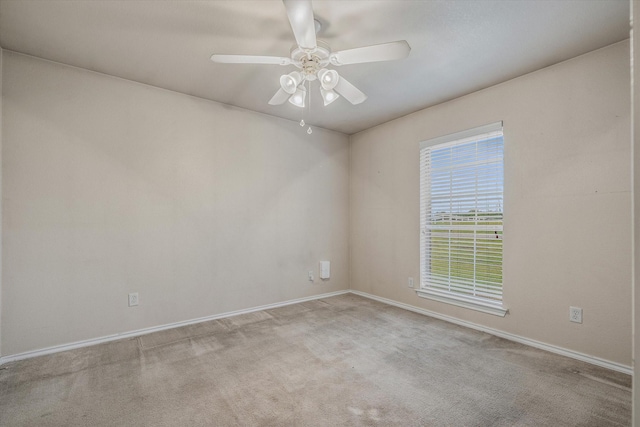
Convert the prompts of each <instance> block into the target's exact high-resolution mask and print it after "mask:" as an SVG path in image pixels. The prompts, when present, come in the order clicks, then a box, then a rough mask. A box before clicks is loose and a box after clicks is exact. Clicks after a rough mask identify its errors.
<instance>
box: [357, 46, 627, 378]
mask: <svg viewBox="0 0 640 427" xmlns="http://www.w3.org/2000/svg"><path fill="white" fill-rule="evenodd" d="M424 84H425V85H428V84H429V82H428V81H426V82H425V83H424ZM629 89H630V87H629V42H628V41H626V42H621V43H618V44H615V45H612V46H610V47H607V48H604V49H601V50H598V51H595V52H592V53H589V54H587V55H584V56H581V57H578V58H575V59H572V60H570V61H566V62H564V63H561V64H558V65H555V66H553V67H549V68H546V69H543V70H541V71H538V72H535V73H532V74H528V75H525V76H523V77H520V78H517V79H514V80H512V81H509V82H506V83H504V84H501V85H498V86H494V87H492V88H489V89H486V90H483V91H481V92H477V93H473V94H471V95H468V96H465V97H462V98H459V99H457V100H454V101H451V102H447V103H444V104H441V105H438V106H435V107H432V108H428V109H425V110H422V111H419V112H417V113H414V114H411V115H408V116H405V117H403V118H400V119H397V120H394V121H391V122H388V123H386V124H383V125H380V126H378V127H375V128H372V129H369V130H366V131H363V132H361V133H359V134H356V135H353V136H352V137H351V184H350V187H351V196H350V202H351V210H350V215H351V220H350V223H351V226H350V233H351V240H350V243H351V253H350V256H351V288H352V289H356V290H359V291H363V292H368V293H371V294H374V295H377V296H380V297H384V298H389V299H392V300H395V301H399V302H402V303H405V304H410V305H413V306H417V307H420V308H423V309H427V310H432V311H435V312H438V313H441V314H444V315H448V316H453V317H455V318H458V319H462V320H465V321H469V322H474V323H476V324H479V325H483V326H486V327H490V328H495V329H498V330H502V331H505V332H508V333H511V334H516V335H519V336H522V337H525V338H528V339H533V340H537V341H541V342H544V343H547V344H551V345H555V346H560V347H563V348H567V349H570V350H573V351H577V352H581V353H585V354H588V355H591V356H595V357H599V358H602V359H605V360H609V361H612V362H615V363H620V364H623V365H626V366H629V365H631V318H632V316H631V286H630V284H631V269H630V265H631V250H630V248H631V188H630V182H631V179H630V176H631V171H630V162H629V158H630V149H629V126H630V112H629V105H630V90H629ZM499 120H502V121H504V135H505V205H504V210H505V223H504V251H505V254H504V301H505V305H506V306H507V307H508V308H509V310H510V313H509V314H508V315H507V316H506V317H505V318H500V317H496V316H492V315H489V314H483V313H480V312H476V311H471V310H468V309H463V308H459V307H455V306H452V305H447V304H444V303H440V302H435V301H431V300H426V299H423V298H420V297H418V296H417V295H416V294H415V292H414V291H413V290H412V289H409V288H408V286H407V278H408V277H409V276H413V277H415V278H418V277H419V246H418V243H419V218H418V216H419V206H418V197H419V194H418V192H419V182H418V180H419V164H418V154H419V148H418V145H419V142H420V141H422V140H426V139H429V138H433V137H437V136H440V135H446V134H449V133H453V132H457V131H461V130H465V129H469V128H473V127H476V126H479V125H483V124H488V123H492V122H496V121H499ZM570 305H573V306H578V307H582V308H583V310H584V323H583V324H575V323H570V322H569V306H570Z"/></svg>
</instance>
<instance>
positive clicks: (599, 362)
mask: <svg viewBox="0 0 640 427" xmlns="http://www.w3.org/2000/svg"><path fill="white" fill-rule="evenodd" d="M346 293H352V294H355V295H360V296H362V297H365V298H369V299H373V300H376V301H379V302H382V303H385V304H389V305H393V306H396V307H399V308H403V309H405V310H409V311H413V312H415V313H420V314H423V315H426V316H430V317H435V318H436V319H440V320H444V321H446V322H450V323H455V324H456V325H460V326H464V327H467V328H471V329H475V330H478V331H482V332H486V333H489V334H491V335H495V336H497V337H501V338H505V339H508V340H510V341H515V342H519V343H521V344H525V345H528V346H531V347H535V348H539V349H541V350H546V351H549V352H551V353H555V354H559V355H562V356H566V357H570V358H573V359H577V360H580V361H583V362H587V363H591V364H592V365H596V366H600V367H603V368H607V369H611V370H613V371H617V372H622V373H624V374H627V375H632V373H633V370H632V369H631V367H630V366H627V365H623V364H620V363H616V362H611V361H609V360H605V359H601V358H599V357H594V356H589V355H587V354H584V353H580V352H577V351H573V350H569V349H566V348H562V347H558V346H555V345H552V344H547V343H543V342H540V341H536V340H532V339H529V338H525V337H522V336H519V335H515V334H511V333H508V332H504V331H500V330H498V329H493V328H489V327H486V326H482V325H478V324H476V323H473V322H468V321H466V320H461V319H457V318H455V317H451V316H447V315H444V314H440V313H436V312H434V311H431V310H425V309H423V308H419V307H415V306H412V305H409V304H404V303H401V302H398V301H394V300H390V299H388V298H383V297H379V296H376V295H372V294H368V293H366V292H361V291H356V290H353V289H352V290H344V291H337V292H329V293H326V294H320V295H314V296H310V297H305V298H298V299H294V300H289V301H283V302H278V303H274V304H267V305H261V306H258V307H252V308H247V309H244V310H236V311H229V312H226V313H220V314H216V315H213V316H207V317H200V318H197V319H191V320H185V321H182V322H175V323H169V324H166V325H160V326H154V327H151V328H144V329H138V330H135V331H129V332H123V333H120V334H113V335H107V336H104V337H99V338H92V339H88V340H83V341H76V342H73V343H69V344H62V345H57V346H53V347H47V348H43V349H39V350H31V351H27V352H24V353H18V354H12V355H8V356H2V357H0V365H2V364H4V363H8V362H14V361H17V360H22V359H29V358H32V357H37V356H44V355H46V354H52V353H58V352H61V351H67V350H73V349H75V348H81V347H88V346H91V345H96V344H102V343H106V342H110V341H116V340H121V339H125V338H133V337H138V336H140V335H146V334H150V333H152V332H158V331H163V330H165V329H172V328H179V327H181V326H187V325H192V324H194V323H200V322H206V321H209V320H215V319H223V318H226V317H232V316H238V315H240V314H246V313H252V312H254V311H261V310H269V309H273V308H278V307H284V306H286V305H291V304H297V303H301V302H305V301H313V300H316V299H322V298H328V297H332V296H336V295H343V294H346Z"/></svg>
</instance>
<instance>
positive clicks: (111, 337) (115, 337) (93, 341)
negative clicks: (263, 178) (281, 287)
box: [0, 290, 349, 365]
mask: <svg viewBox="0 0 640 427" xmlns="http://www.w3.org/2000/svg"><path fill="white" fill-rule="evenodd" d="M346 293H349V291H348V290H344V291H336V292H329V293H326V294H320V295H313V296H310V297H305V298H297V299H292V300H288V301H283V302H277V303H274V304H267V305H261V306H258V307H252V308H246V309H243V310H236V311H229V312H226V313H220V314H214V315H213V316H206V317H199V318H197V319H191V320H184V321H182V322H175V323H168V324H166V325H160V326H153V327H151V328H144V329H137V330H135V331H129V332H123V333H120V334H113V335H107V336H104V337H99V338H91V339H88V340H82V341H76V342H72V343H69V344H62V345H56V346H53V347H47V348H43V349H39V350H31V351H25V352H24V353H18V354H12V355H8V356H2V357H0V365H2V364H4V363H8V362H15V361H17V360H23V359H29V358H32V357H37V356H44V355H46V354H52V353H59V352H61V351H67V350H73V349H75V348H81V347H88V346H91V345H96V344H102V343H106V342H109V341H116V340H121V339H124V338H133V337H138V336H140V335H146V334H150V333H152V332H158V331H164V330H165V329H172V328H179V327H181V326H187V325H193V324H194V323H200V322H207V321H209V320H215V319H223V318H225V317H232V316H238V315H240V314H247V313H253V312H254V311H262V310H270V309H272V308H278V307H284V306H285V305H291V304H298V303H301V302H305V301H313V300H316V299H322V298H328V297H333V296H336V295H343V294H346Z"/></svg>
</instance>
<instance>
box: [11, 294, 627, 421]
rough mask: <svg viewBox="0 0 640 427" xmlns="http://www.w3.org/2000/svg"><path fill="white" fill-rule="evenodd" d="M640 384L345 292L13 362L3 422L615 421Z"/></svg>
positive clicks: (620, 418) (623, 416)
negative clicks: (632, 387) (336, 295)
mask: <svg viewBox="0 0 640 427" xmlns="http://www.w3.org/2000/svg"><path fill="white" fill-rule="evenodd" d="M630 387H631V378H630V377H629V376H627V375H623V374H620V373H616V372H612V371H608V370H606V369H601V368H597V367H594V366H592V365H588V364H586V363H582V362H578V361H575V360H572V359H568V358H565V357H561V356H557V355H554V354H550V353H547V352H544V351H541V350H536V349H533V348H530V347H527V346H524V345H520V344H516V343H513V342H510V341H506V340H503V339H500V338H496V337H493V336H491V335H488V334H484V333H481V332H476V331H473V330H469V329H465V328H462V327H459V326H455V325H451V324H448V323H445V322H442V321H439V320H435V319H432V318H429V317H425V316H422V315H419V314H416V313H412V312H408V311H405V310H401V309H398V308H395V307H391V306H388V305H385V304H381V303H378V302H375V301H372V300H369V299H366V298H362V297H358V296H355V295H342V296H338V297H333V298H327V299H324V300H318V301H313V302H306V303H301V304H296V305H291V306H287V307H283V308H279V309H274V310H267V311H262V312H256V313H251V314H247V315H241V316H236V317H231V318H227V319H223V320H217V321H211V322H206V323H201V324H197V325H192V326H188V327H184V328H180V329H173V330H168V331H163V332H158V333H154V334H150V335H145V336H141V337H139V338H134V339H127V340H122V341H116V342H112V343H108V344H103V345H98V346H94V347H88V348H83V349H78V350H73V351H68V352H64V353H58V354H54V355H50V356H44V357H39V358H34V359H30V360H24V361H20V362H14V363H8V364H5V365H3V366H1V367H0V425H2V426H360V425H361V426H369V425H371V426H374V425H380V426H524V425H526V426H574V425H575V426H609V425H611V426H616V425H630V420H631V389H630Z"/></svg>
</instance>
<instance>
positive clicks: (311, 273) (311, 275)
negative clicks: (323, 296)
mask: <svg viewBox="0 0 640 427" xmlns="http://www.w3.org/2000/svg"><path fill="white" fill-rule="evenodd" d="M309 281H310V282H313V270H309Z"/></svg>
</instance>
